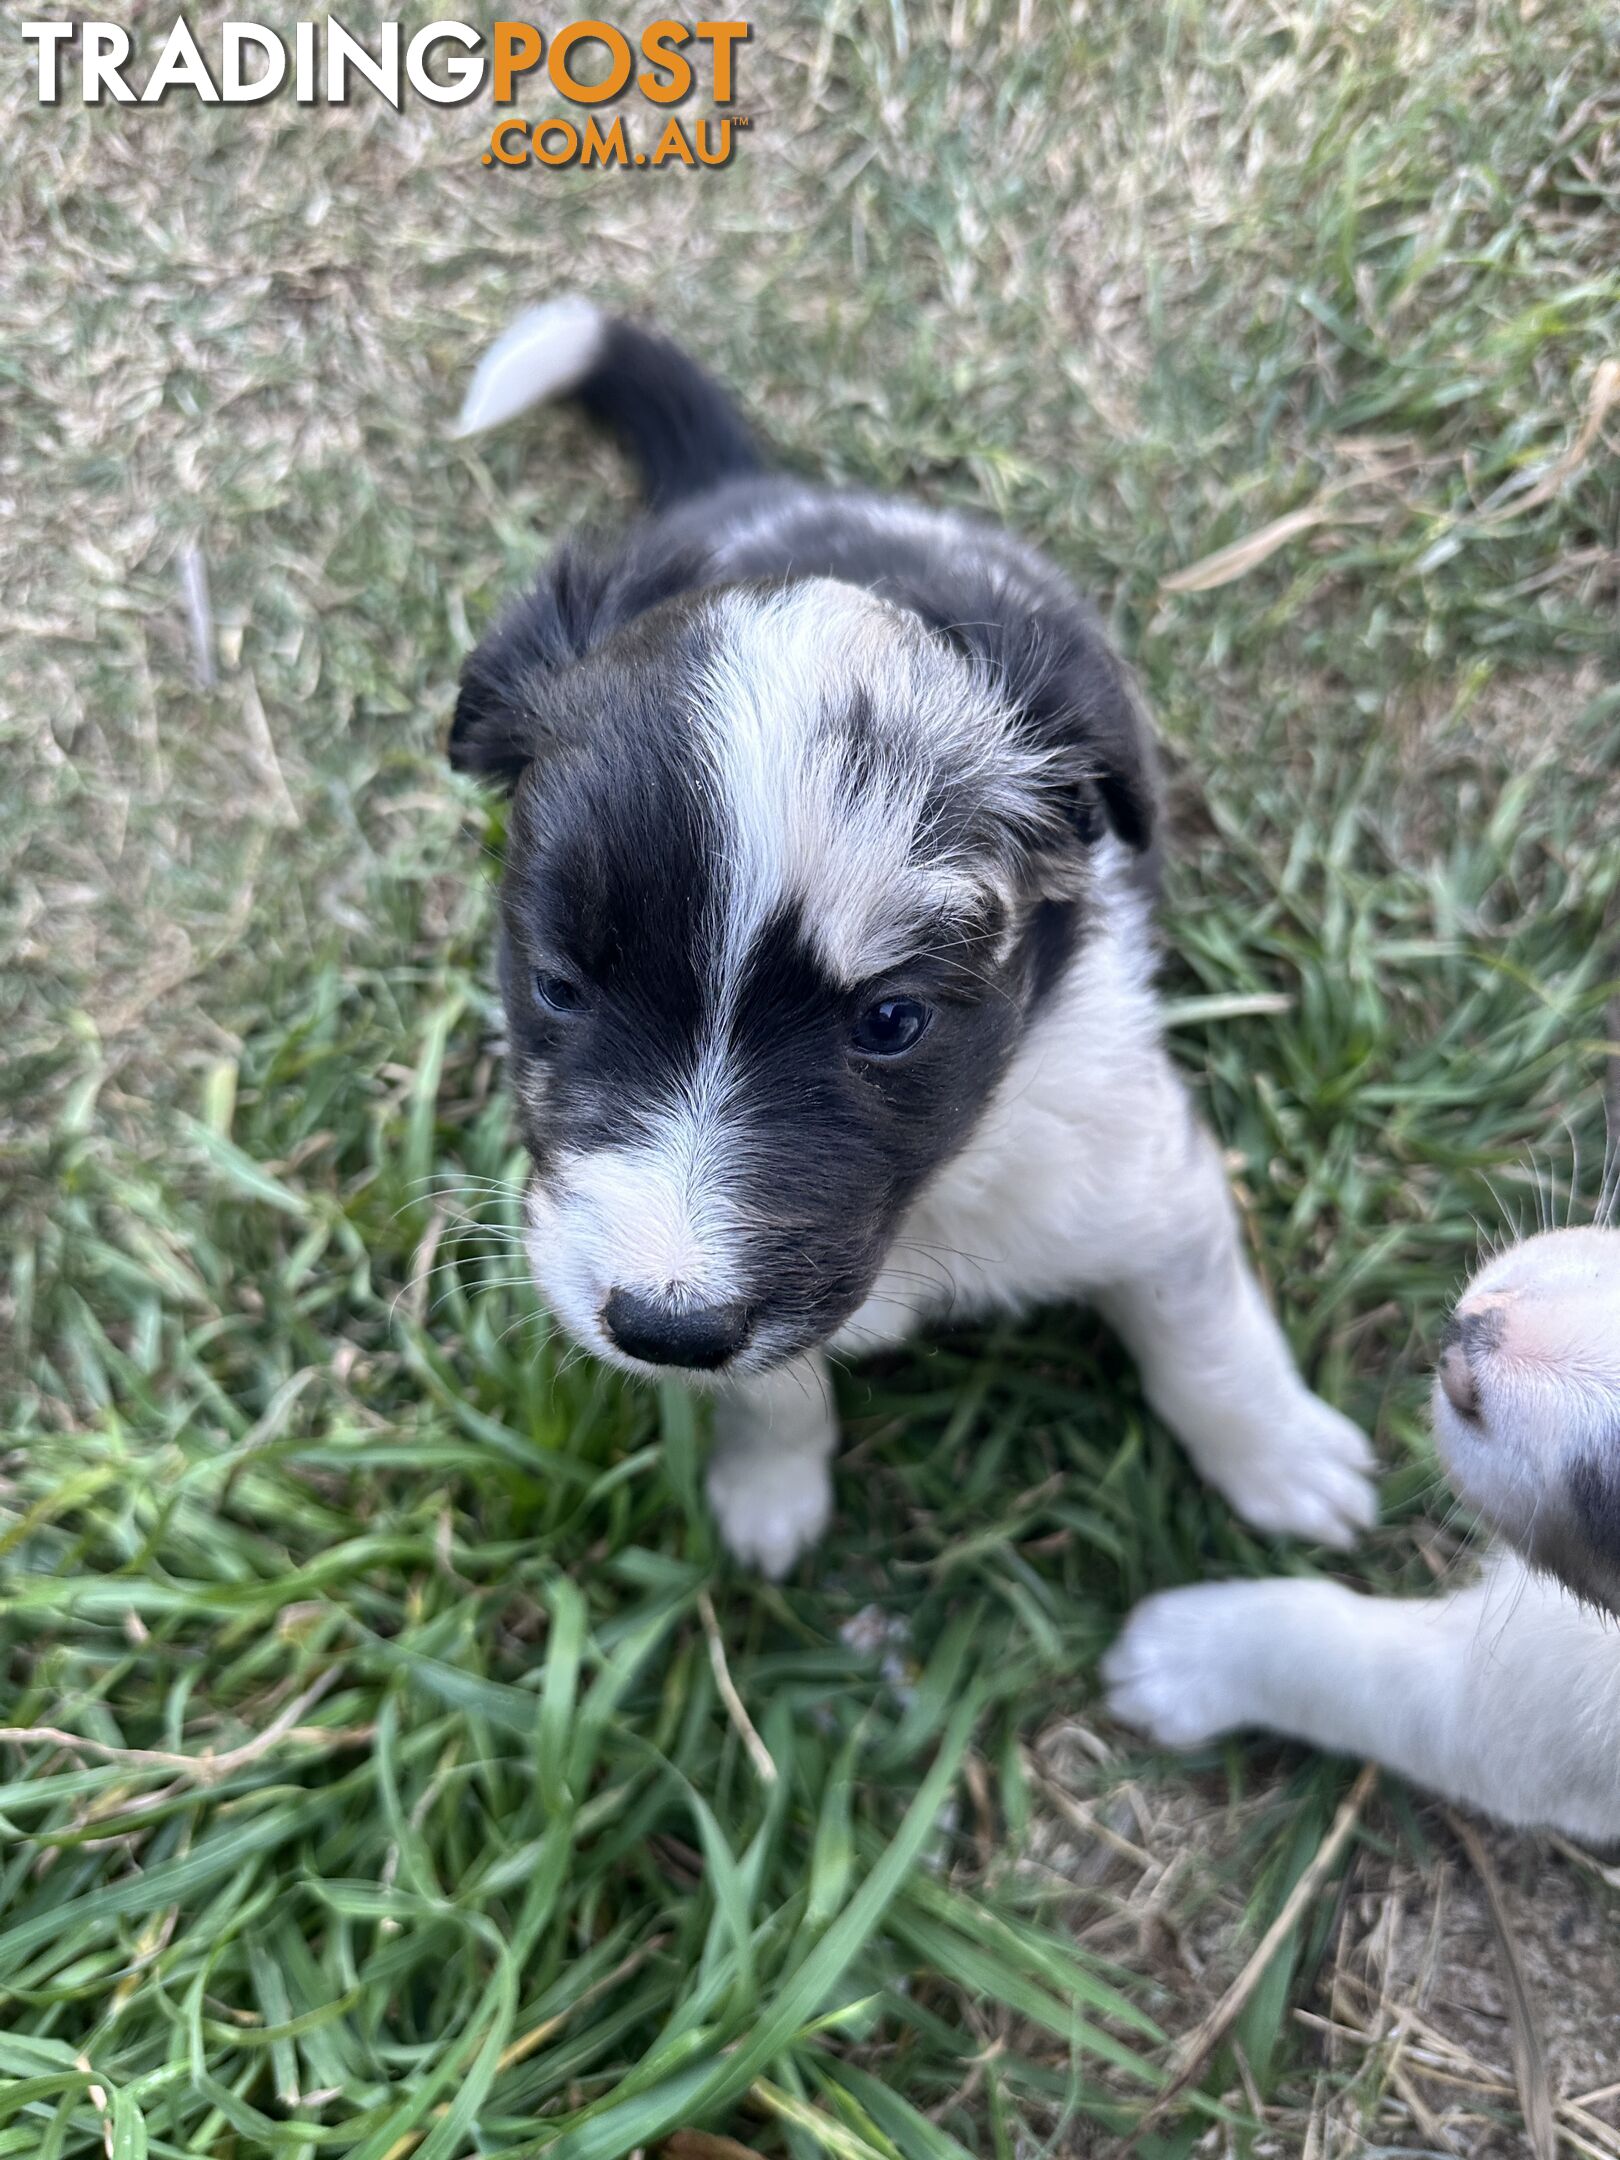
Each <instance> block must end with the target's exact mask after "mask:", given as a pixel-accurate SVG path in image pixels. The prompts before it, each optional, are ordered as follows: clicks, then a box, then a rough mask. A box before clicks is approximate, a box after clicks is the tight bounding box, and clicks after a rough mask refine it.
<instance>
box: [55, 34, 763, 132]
mask: <svg viewBox="0 0 1620 2160" xmlns="http://www.w3.org/2000/svg"><path fill="white" fill-rule="evenodd" d="M21 33H22V36H23V37H24V39H25V40H27V42H28V43H29V44H31V45H32V46H33V47H34V48H35V52H36V57H37V95H38V98H39V101H40V103H41V104H43V105H55V104H59V103H62V102H64V101H71V100H75V99H76V100H77V101H78V102H79V103H81V104H85V105H100V104H103V103H108V104H119V105H137V104H138V105H162V104H165V103H166V102H167V101H168V100H169V99H170V98H171V96H173V97H175V98H183V97H185V96H188V95H189V96H190V97H193V98H196V99H197V100H198V101H199V102H200V103H202V104H205V105H254V104H258V103H260V102H262V101H263V100H264V99H266V98H271V97H275V96H277V95H278V94H279V95H288V94H290V95H291V96H292V98H293V100H294V101H295V102H296V103H297V104H299V105H346V104H348V103H349V102H350V101H351V99H353V98H356V97H365V96H371V97H379V98H382V99H385V100H386V101H387V103H389V104H390V105H392V106H393V107H394V109H395V111H396V112H397V111H399V110H401V109H402V107H403V104H404V101H405V100H406V99H407V98H410V97H418V98H422V99H425V100H426V101H427V102H428V103H430V104H433V105H462V104H465V103H467V102H468V100H470V99H472V98H476V97H478V96H480V95H481V94H484V93H486V92H487V94H488V95H489V97H490V99H491V102H492V103H494V104H495V105H497V106H504V105H510V104H511V103H512V101H513V100H514V98H516V97H517V96H518V94H519V92H520V90H525V89H534V88H539V89H541V90H549V91H550V92H551V93H552V94H553V95H555V96H557V97H560V98H561V99H562V100H564V102H565V103H566V105H567V106H569V107H570V108H583V109H582V110H577V111H570V112H569V113H566V114H562V115H557V114H552V115H549V116H547V117H546V118H543V119H537V120H534V121H528V120H525V119H523V118H521V117H520V116H518V115H517V114H515V113H509V114H506V115H504V116H503V117H502V118H500V119H498V120H497V121H496V123H495V127H494V131H493V133H492V135H491V137H490V141H489V146H488V148H487V149H486V150H485V151H484V154H483V162H484V163H485V164H486V165H508V166H520V165H529V164H536V165H620V166H655V167H656V166H660V165H668V164H680V165H724V164H725V163H726V162H727V161H728V160H729V158H730V157H731V154H732V151H733V149H734V148H735V147H736V135H737V131H738V130H741V129H744V128H746V127H747V126H748V124H749V123H748V119H747V116H746V115H739V114H737V113H736V112H735V111H733V110H732V108H733V107H734V106H735V104H736V98H737V73H738V65H737V63H738V53H739V49H740V48H741V47H742V46H744V45H745V44H746V43H747V42H748V38H749V36H750V30H749V26H748V24H747V23H746V22H741V21H728V22H720V21H703V22H678V21H675V20H673V19H668V18H665V19H660V20H658V21H656V22H650V23H647V24H646V25H644V26H643V27H641V28H639V29H631V30H626V29H622V28H621V27H620V26H619V25H618V24H617V23H611V22H607V21H601V20H597V19H595V18H586V19H581V20H579V21H573V22H567V23H563V24H560V25H558V26H556V27H555V28H551V29H549V30H548V29H543V28H541V27H540V26H539V25H537V24H535V23H531V22H516V21H513V22H496V23H493V24H491V25H490V27H489V29H488V30H487V31H486V30H483V29H480V28H478V27H476V26H475V25H473V24H471V23H464V22H450V21H443V22H430V23H427V24H424V25H423V27H422V28H421V29H419V30H415V31H412V32H410V33H409V34H407V32H406V30H405V28H404V26H403V25H402V24H400V23H398V22H389V23H384V24H382V25H381V26H380V28H379V29H378V30H377V32H376V33H375V35H374V36H373V37H372V38H371V39H370V41H369V42H368V41H367V40H364V39H362V38H360V37H358V36H356V35H355V34H354V33H352V32H351V31H349V30H348V29H346V28H345V27H344V25H343V24H342V23H341V22H339V21H338V19H337V18H336V16H326V17H324V18H321V19H318V20H315V21H310V22H299V23H294V24H293V25H292V26H291V28H290V29H289V30H285V31H284V30H280V29H272V28H270V27H268V26H267V25H265V24H263V23H256V22H240V21H227V22H224V23H222V24H220V25H218V27H217V28H215V29H212V30H209V31H207V32H199V31H198V30H196V29H194V28H193V27H192V26H191V24H190V23H188V22H187V21H186V19H185V17H184V16H183V15H177V16H175V18H174V19H173V21H172V22H171V23H170V24H169V26H168V28H167V30H164V31H152V32H144V33H143V34H142V36H141V37H140V39H139V40H137V38H136V35H135V34H134V33H133V32H131V31H130V30H127V29H126V28H125V27H124V26H123V25H122V24H121V23H113V22H96V21H84V20H79V21H73V20H58V19H44V18H41V19H38V20H34V21H30V22H24V23H23V24H22V25H21ZM694 94H696V95H697V96H698V97H701V98H705V99H706V100H707V101H708V102H709V103H710V104H712V105H713V106H714V107H715V108H716V112H715V117H713V118H707V117H705V118H703V119H696V120H694V119H685V118H682V117H681V116H680V115H679V114H678V113H676V112H675V111H674V110H673V109H672V108H674V107H676V106H678V105H680V104H682V103H683V102H684V101H685V100H686V99H688V98H690V97H692V96H693V95H694ZM620 100H623V101H624V102H625V104H626V105H627V107H629V108H630V109H629V110H627V111H624V112H617V113H613V114H611V115H609V114H606V113H604V112H601V111H599V110H597V109H595V108H600V107H603V106H606V105H609V104H612V103H615V102H617V101H620ZM639 108H644V110H640V109H639Z"/></svg>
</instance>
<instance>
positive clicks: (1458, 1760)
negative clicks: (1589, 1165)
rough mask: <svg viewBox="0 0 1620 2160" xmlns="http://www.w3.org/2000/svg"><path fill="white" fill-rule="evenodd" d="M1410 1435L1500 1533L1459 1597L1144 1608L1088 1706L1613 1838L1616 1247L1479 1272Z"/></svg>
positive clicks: (1205, 1592) (1619, 1263)
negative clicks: (1421, 1427) (1294, 1747)
mask: <svg viewBox="0 0 1620 2160" xmlns="http://www.w3.org/2000/svg"><path fill="white" fill-rule="evenodd" d="M1433 1415H1434V1433H1435V1439H1436V1441H1437V1442H1438V1443H1439V1448H1440V1453H1441V1456H1442V1457H1443V1459H1444V1461H1445V1464H1446V1467H1447V1468H1448V1469H1449V1470H1450V1472H1451V1475H1452V1478H1453V1480H1454V1482H1455V1484H1456V1487H1457V1490H1458V1492H1459V1493H1460V1494H1461V1495H1462V1497H1463V1499H1464V1500H1466V1501H1468V1502H1470V1503H1471V1504H1472V1505H1473V1506H1474V1507H1476V1508H1478V1509H1479V1511H1480V1513H1481V1515H1482V1516H1483V1517H1484V1519H1485V1521H1486V1522H1487V1523H1488V1524H1489V1525H1490V1526H1491V1527H1492V1528H1493V1529H1495V1530H1496V1531H1498V1532H1499V1533H1500V1543H1498V1544H1497V1546H1496V1547H1495V1548H1494V1549H1493V1550H1492V1552H1491V1553H1490V1555H1489V1557H1488V1558H1487V1561H1486V1565H1485V1571H1484V1574H1483V1575H1482V1577H1481V1578H1480V1580H1479V1581H1478V1582H1476V1583H1473V1584H1471V1585H1470V1586H1469V1587H1468V1588H1466V1589H1461V1590H1455V1591H1453V1592H1452V1593H1451V1594H1450V1595H1449V1596H1447V1597H1439V1598H1368V1597H1362V1596H1360V1595H1358V1594H1357V1593H1356V1592H1355V1591H1352V1590H1346V1589H1344V1588H1342V1587H1341V1585H1339V1584H1338V1583H1331V1582H1313V1581H1310V1580H1308V1579H1304V1578H1294V1577H1278V1578H1274V1579H1272V1580H1270V1581H1261V1582H1217V1583H1195V1584H1193V1585H1192V1586H1191V1587H1190V1588H1188V1589H1185V1590H1167V1591H1165V1592H1163V1593H1162V1594H1161V1595H1160V1596H1158V1597H1153V1598H1149V1599H1147V1600H1146V1601H1145V1603H1143V1604H1141V1605H1139V1606H1138V1607H1137V1609H1136V1611H1135V1612H1134V1613H1133V1614H1132V1615H1131V1618H1130V1621H1129V1622H1128V1624H1127V1626H1126V1628H1125V1632H1124V1633H1123V1635H1122V1636H1121V1637H1120V1640H1119V1641H1118V1642H1117V1643H1116V1644H1115V1645H1114V1647H1113V1649H1112V1650H1111V1651H1110V1652H1109V1653H1108V1656H1107V1658H1106V1659H1105V1660H1104V1662H1103V1676H1104V1678H1105V1680H1106V1681H1107V1683H1108V1686H1109V1690H1110V1693H1109V1707H1110V1708H1111V1709H1112V1710H1113V1712H1114V1714H1115V1715H1116V1716H1117V1717H1119V1718H1122V1719H1123V1720H1124V1721H1125V1722H1126V1723H1127V1724H1131V1725H1138V1726H1141V1727H1142V1728H1143V1729H1144V1730H1145V1731H1146V1732H1148V1733H1151V1734H1152V1735H1153V1737H1154V1738H1155V1739H1157V1740H1160V1741H1163V1742H1164V1743H1165V1744H1166V1745H1169V1746H1192V1745H1195V1744H1197V1743H1199V1742H1201V1741H1204V1740H1208V1739H1211V1738H1213V1736H1214V1735H1215V1734H1217V1733H1222V1732H1230V1731H1235V1730H1237V1729H1239V1728H1241V1727H1243V1726H1250V1725H1255V1726H1265V1727H1267V1728H1269V1729H1270V1730H1271V1731H1273V1732H1279V1733H1286V1734H1288V1735H1290V1736H1291V1737H1292V1738H1295V1739H1299V1740H1308V1741H1311V1742H1314V1744H1315V1745H1316V1746H1318V1747H1324V1748H1331V1749H1334V1750H1336V1751H1338V1752H1340V1753H1343V1754H1349V1755H1371V1756H1374V1757H1375V1758H1376V1759H1377V1760H1378V1761H1379V1762H1383V1763H1388V1764H1389V1765H1390V1766H1391V1767H1392V1768H1393V1769H1396V1770H1399V1771H1401V1772H1402V1773H1403V1774H1404V1775H1405V1776H1407V1777H1410V1778H1413V1779H1415V1780H1417V1782H1418V1783H1420V1784H1423V1785H1427V1786H1430V1787H1431V1788H1432V1789H1433V1790H1434V1791H1436V1792H1439V1793H1444V1794H1445V1795H1446V1796H1447V1797H1448V1798H1449V1799H1453V1800H1464V1801H1467V1802H1469V1803H1470V1804H1471V1805H1472V1806H1474V1807H1479V1808H1484V1809H1486V1810H1487V1811H1488V1812H1489V1813H1491V1814H1493V1815H1499V1816H1501V1817H1502V1819H1503V1820H1504V1821H1506V1822H1511V1823H1516V1824H1519V1825H1522V1826H1530V1825H1542V1824H1546V1825H1551V1826H1553V1827H1555V1828H1558V1829H1561V1830H1565V1831H1567V1832H1569V1833H1570V1834H1572V1835H1573V1836H1575V1837H1590V1838H1598V1839H1601V1840H1603V1841H1604V1842H1607V1841H1609V1840H1610V1839H1613V1838H1620V1638H1617V1637H1616V1634H1615V1628H1614V1620H1615V1617H1616V1616H1617V1615H1620V1230H1614V1229H1605V1228H1602V1227H1597V1226H1593V1227H1587V1228H1582V1229H1576V1230H1552V1231H1548V1232H1545V1233H1544V1234H1543V1235H1542V1236H1540V1237H1533V1238H1528V1239H1526V1241H1525V1242H1524V1243H1523V1244H1522V1245H1514V1246H1512V1247H1510V1248H1509V1249H1508V1251H1506V1252H1505V1253H1500V1254H1498V1255H1497V1256H1496V1257H1495V1258H1494V1259H1492V1260H1491V1261H1489V1262H1488V1263H1487V1265H1486V1266H1485V1267H1483V1268H1482V1269H1481V1270H1480V1272H1479V1274H1478V1275H1476V1276H1475V1278H1474V1280H1473V1282H1472V1283H1470V1285H1469V1287H1468V1289H1467V1291H1466V1292H1465V1293H1464V1295H1463V1297H1462V1299H1461V1300H1460V1302H1459V1303H1458V1306H1457V1309H1456V1312H1455V1314H1454V1315H1453V1317H1452V1320H1451V1324H1450V1325H1449V1327H1448V1328H1447V1330H1446V1333H1445V1336H1444V1338H1443V1340H1442V1344H1441V1351H1440V1364H1439V1370H1438V1371H1437V1373H1436V1375H1435V1384H1434V1399H1433Z"/></svg>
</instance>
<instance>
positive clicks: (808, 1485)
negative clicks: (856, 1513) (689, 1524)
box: [708, 1439, 832, 1582]
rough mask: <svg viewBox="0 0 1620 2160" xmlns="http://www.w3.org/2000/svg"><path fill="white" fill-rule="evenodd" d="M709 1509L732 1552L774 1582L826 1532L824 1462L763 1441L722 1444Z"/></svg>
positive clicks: (828, 1507)
mask: <svg viewBox="0 0 1620 2160" xmlns="http://www.w3.org/2000/svg"><path fill="white" fill-rule="evenodd" d="M708 1493H709V1505H710V1507H712V1508H713V1509H714V1517H715V1521H716V1522H717V1523H718V1524H719V1525H720V1535H721V1537H722V1538H723V1539H724V1541H725V1545H726V1549H727V1551H728V1552H731V1553H733V1554H735V1556H736V1557H737V1558H738V1559H739V1560H742V1561H744V1562H746V1563H747V1565H748V1566H750V1567H757V1568H758V1569H759V1571H760V1573H761V1574H762V1575H767V1576H769V1577H770V1579H771V1580H772V1581H773V1582H775V1581H778V1580H779V1579H780V1578H781V1577H782V1576H784V1575H785V1574H786V1573H787V1571H788V1569H789V1568H790V1567H792V1565H793V1563H794V1561H795V1560H797V1559H798V1557H799V1555H800V1554H801V1553H802V1552H807V1551H808V1550H809V1548H810V1547H811V1546H812V1545H813V1544H814V1543H815V1542H816V1540H817V1538H819V1537H820V1535H821V1533H822V1531H823V1530H825V1529H826V1527H827V1523H828V1519H829V1518H830V1516H831V1514H832V1477H831V1474H830V1472H829V1471H828V1468H827V1463H826V1458H825V1457H824V1456H822V1455H812V1454H810V1453H809V1452H808V1450H805V1449H795V1448H773V1447H772V1446H771V1444H770V1442H769V1440H768V1439H766V1440H762V1441H737V1442H731V1443H728V1442H726V1441H721V1442H719V1443H718V1445H717V1446H716V1448H715V1451H714V1453H713V1455H712V1456H711V1457H710V1458H709V1476H708Z"/></svg>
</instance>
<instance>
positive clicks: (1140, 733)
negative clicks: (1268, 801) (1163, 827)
mask: <svg viewBox="0 0 1620 2160" xmlns="http://www.w3.org/2000/svg"><path fill="white" fill-rule="evenodd" d="M976 582H977V590H974V591H963V592H961V593H958V594H955V595H953V596H952V599H951V602H950V605H949V607H948V609H947V608H946V607H943V606H941V604H940V602H939V600H937V599H935V600H934V601H933V602H932V604H930V602H929V601H928V600H927V599H926V598H922V599H921V600H920V601H919V599H917V598H912V597H911V596H909V595H908V596H907V604H908V605H909V606H911V607H912V608H914V609H915V610H916V612H917V613H918V614H920V615H921V616H922V617H923V619H924V621H926V622H928V623H929V625H930V627H931V628H932V629H934V630H936V631H939V632H940V633H941V634H943V635H944V636H946V637H948V638H949V639H950V641H951V643H952V644H953V645H955V646H956V647H957V649H958V650H959V651H961V652H964V653H966V654H967V655H968V656H969V657H970V658H972V659H976V660H978V661H980V662H981V663H982V664H983V665H984V666H985V667H986V668H987V669H988V671H989V673H990V674H991V676H992V679H993V680H995V682H996V683H997V685H998V687H999V688H1000V690H1001V693H1002V695H1003V696H1004V697H1005V698H1006V700H1007V702H1008V704H1009V705H1010V706H1011V707H1012V709H1013V711H1014V712H1015V713H1016V714H1017V715H1018V717H1019V720H1020V722H1021V724H1022V727H1023V730H1024V732H1025V733H1026V735H1027V736H1028V738H1029V739H1030V740H1031V741H1032V742H1034V743H1037V744H1038V745H1039V746H1040V747H1041V748H1042V749H1043V750H1045V751H1047V752H1049V753H1050V756H1051V760H1052V769H1053V772H1054V775H1055V781H1056V786H1057V788H1058V790H1059V792H1060V794H1061V795H1062V797H1063V801H1064V809H1065V814H1066V815H1067V816H1068V818H1069V821H1070V822H1071V823H1072V824H1073V825H1074V827H1075V830H1076V833H1077V835H1078V837H1079V838H1080V839H1081V840H1082V841H1087V840H1091V839H1094V838H1096V837H1097V834H1096V830H1095V827H1096V825H1097V823H1098V810H1099V806H1100V809H1101V814H1102V816H1104V817H1106V819H1107V821H1108V823H1109V825H1110V826H1111V827H1112V828H1113V830H1114V831H1115V832H1116V833H1118V835H1119V837H1120V838H1121V840H1123V841H1124V842H1125V844H1126V845H1127V846H1128V847H1132V848H1135V849H1136V850H1137V851H1138V852H1139V853H1143V854H1145V853H1146V852H1147V850H1148V849H1149V848H1150V847H1151V846H1152V844H1153V834H1154V828H1155V825H1156V823H1157V820H1158V811H1159V786H1158V760H1157V758H1156V756H1155V754H1154V748H1153V736H1152V733H1151V731H1150V730H1149V727H1148V723H1147V718H1146V715H1145V713H1144V712H1143V709H1142V706H1141V702H1140V700H1139V699H1138V697H1137V695H1136V692H1135V690H1134V688H1133V687H1132V684H1131V678H1130V675H1129V673H1128V672H1127V670H1126V667H1125V663H1124V662H1123V661H1122V660H1121V659H1120V658H1119V657H1118V656H1117V654H1116V653H1115V652H1114V649H1113V647H1112V646H1111V645H1110V644H1109V642H1108V638H1107V636H1106V634H1105V632H1104V631H1103V628H1102V625H1101V624H1100V623H1099V622H1098V621H1097V620H1096V618H1095V617H1094V616H1093V614H1092V613H1091V610H1090V609H1089V608H1088V607H1087V606H1086V604H1085V602H1084V601H1083V600H1082V599H1081V598H1080V596H1079V594H1078V593H1074V592H1070V591H1069V590H1067V589H1066V588H1063V587H1060V585H1059V581H1058V580H1057V579H1056V578H1055V577H1054V578H1053V579H1052V581H1051V584H1050V586H1049V587H1047V588H1045V589H1041V590H1034V589H1032V588H1031V587H1025V586H1023V585H1021V584H1020V585H1016V586H1015V585H1012V584H1010V583H1008V582H1006V581H1004V580H1003V579H1002V578H1000V577H998V576H987V577H985V578H984V579H983V580H981V581H976Z"/></svg>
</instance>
